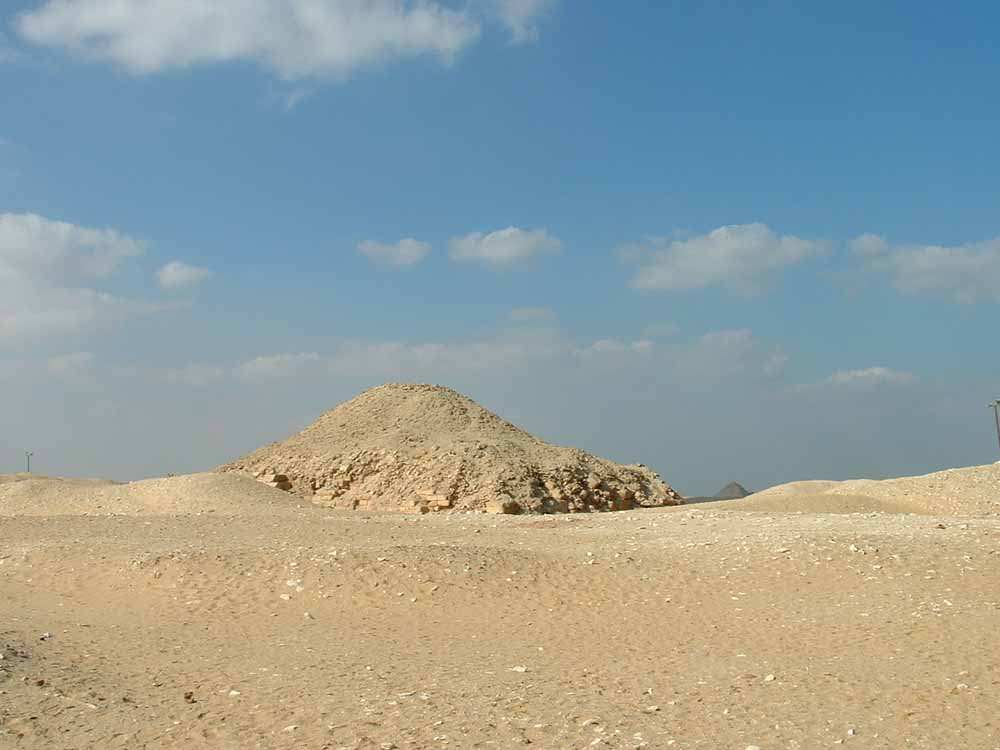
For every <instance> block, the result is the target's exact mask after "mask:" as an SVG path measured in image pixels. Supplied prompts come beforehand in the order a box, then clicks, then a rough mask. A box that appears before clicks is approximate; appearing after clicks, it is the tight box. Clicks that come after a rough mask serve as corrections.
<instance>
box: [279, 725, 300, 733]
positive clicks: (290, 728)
mask: <svg viewBox="0 0 1000 750" xmlns="http://www.w3.org/2000/svg"><path fill="white" fill-rule="evenodd" d="M298 728H299V725H298V724H289V725H288V726H287V727H285V728H284V729H282V730H281V731H282V732H294V731H295V730H296V729H298Z"/></svg>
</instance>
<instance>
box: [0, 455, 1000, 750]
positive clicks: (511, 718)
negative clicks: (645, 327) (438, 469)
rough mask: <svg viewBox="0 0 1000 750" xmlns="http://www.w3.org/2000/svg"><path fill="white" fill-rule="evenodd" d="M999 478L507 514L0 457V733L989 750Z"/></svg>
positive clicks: (999, 599)
mask: <svg viewBox="0 0 1000 750" xmlns="http://www.w3.org/2000/svg"><path fill="white" fill-rule="evenodd" d="M998 479H1000V466H998V467H992V466H991V467H978V468H973V469H968V470H957V471H953V472H950V473H948V474H947V476H945V477H941V476H937V475H931V477H930V478H917V479H909V480H900V481H898V482H896V483H888V484H863V485H858V484H856V483H847V484H844V485H840V484H831V483H826V484H823V485H813V486H809V487H806V488H805V489H803V487H802V486H798V487H791V488H789V487H785V488H780V489H774V490H771V491H768V492H763V493H759V494H756V495H751V496H750V497H749V498H747V499H745V500H732V501H724V502H719V503H709V504H704V505H697V506H690V507H684V506H676V507H662V508H642V509H635V510H630V511H622V512H618V513H581V514H570V515H550V516H533V515H519V516H510V515H488V514H484V513H466V512H440V513H431V514H427V515H404V514H399V513H368V512H362V511H357V510H356V511H346V510H336V509H330V508H326V507H322V506H318V505H315V504H313V503H310V502H308V501H307V500H305V499H303V498H301V497H299V496H297V495H295V494H293V493H286V492H282V491H279V490H276V489H273V488H271V487H268V486H265V485H264V484H262V483H260V482H258V481H255V480H253V479H251V478H246V477H241V476H237V475H229V474H218V473H210V474H200V475H194V476H187V477H173V478H168V479H158V480H148V481H144V482H136V483H132V484H114V483H102V482H97V481H74V480H61V479H45V478H27V477H24V476H23V475H22V476H20V477H6V478H4V480H3V481H0V603H2V608H0V615H2V616H0V653H2V654H3V658H2V659H0V747H12V748H47V749H48V748H52V749H58V748H66V749H69V748H75V749H78V750H82V749H83V748H115V747H121V748H174V747H176V748H317V749H319V748H330V749H335V748H352V749H353V748H414V749H417V748H508V747H521V746H526V745H532V746H534V747H542V748H590V747H597V748H640V747H647V748H677V749H683V748H712V749H713V750H714V749H716V748H734V749H735V750H745V749H746V748H748V747H759V748H762V749H763V750H774V749H776V748H821V747H839V746H845V747H855V748H886V749H892V750H897V749H898V748H991V749H992V748H997V747H1000V718H998V717H1000V651H998V649H996V648H995V647H994V644H995V641H996V634H997V633H998V632H1000V517H998V515H996V513H995V511H996V509H997V505H996V503H997V498H998V495H1000V481H998ZM862 489H864V490H865V491H866V492H869V493H871V494H868V495H859V494H858V493H859V492H861V490H862ZM942 498H951V499H949V500H947V502H942ZM885 510H892V511H893V512H888V513H887V512H882V511H885ZM831 511H833V512H831ZM857 511H861V512H857ZM876 511H877V512H876ZM911 511H914V512H911ZM935 511H937V512H935Z"/></svg>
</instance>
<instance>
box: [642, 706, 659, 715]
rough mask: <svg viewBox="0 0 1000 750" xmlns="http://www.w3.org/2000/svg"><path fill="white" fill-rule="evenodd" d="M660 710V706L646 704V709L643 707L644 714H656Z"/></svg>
mask: <svg viewBox="0 0 1000 750" xmlns="http://www.w3.org/2000/svg"><path fill="white" fill-rule="evenodd" d="M659 710H660V707H659V706H646V707H645V708H644V709H642V712H643V713H644V714H655V713H656V712H657V711H659Z"/></svg>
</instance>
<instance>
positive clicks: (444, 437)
mask: <svg viewBox="0 0 1000 750" xmlns="http://www.w3.org/2000/svg"><path fill="white" fill-rule="evenodd" d="M218 470H219V471H224V472H239V473H243V474H248V475H250V476H254V477H256V478H258V479H261V480H263V481H268V482H270V483H272V484H276V485H278V486H283V487H286V488H290V489H292V491H294V492H295V493H297V494H299V495H301V496H302V497H306V498H310V499H312V501H313V502H315V503H318V504H320V505H327V506H331V507H337V508H361V509H365V510H376V509H377V510H397V511H399V510H402V511H410V512H427V511H429V510H444V509H449V508H454V509H461V510H487V511H490V512H497V513H521V512H525V513H561V512H567V511H570V512H578V511H585V510H621V509H628V508H632V507H636V506H661V505H676V504H678V503H680V502H681V500H680V496H679V495H678V494H677V493H676V492H674V490H673V489H671V488H670V487H669V486H668V485H667V484H665V483H664V482H663V480H662V479H661V478H660V477H659V475H657V474H656V473H655V472H653V471H651V470H650V469H648V468H646V467H645V466H641V465H631V466H623V465H620V464H616V463H614V462H612V461H607V460H604V459H601V458H598V457H596V456H592V455H590V454H588V453H585V452H584V451H582V450H577V449H573V448H561V447H557V446H553V445H549V444H548V443H546V442H544V441H542V440H540V439H538V438H536V437H534V436H533V435H530V434H528V433H527V432H525V431H523V430H521V429H519V428H517V427H515V426H514V425H512V424H510V423H509V422H506V421H505V420H503V419H501V418H500V417H498V416H496V415H495V414H493V413H492V412H490V411H487V410H486V409H484V408H483V407H481V406H479V405H478V404H477V403H475V402H474V401H472V400H471V399H469V398H466V397H465V396H462V395H461V394H459V393H456V392H455V391H453V390H451V389H449V388H443V387H440V386H433V385H400V384H389V385H383V386H379V387H378V388H373V389H371V390H369V391H366V392H365V393H362V394H361V395H360V396H358V397H357V398H355V399H352V400H351V401H348V402H346V403H343V404H341V405H340V406H338V407H337V408H335V409H333V410H332V411H330V412H327V413H326V414H324V415H323V416H322V417H320V419H319V420H317V421H316V422H315V423H314V424H312V425H310V426H309V427H307V428H306V429H305V430H303V431H302V432H300V433H299V434H298V435H295V436H293V437H291V438H289V439H288V440H285V441H284V442H281V443H274V444H271V445H267V446H265V447H263V448H261V449H259V450H257V451H255V452H253V453H251V454H250V455H248V456H245V457H243V458H241V459H238V460H236V461H234V462H232V463H230V464H227V465H225V466H221V467H219V469H218ZM286 481H287V485H286V484H285V482H286Z"/></svg>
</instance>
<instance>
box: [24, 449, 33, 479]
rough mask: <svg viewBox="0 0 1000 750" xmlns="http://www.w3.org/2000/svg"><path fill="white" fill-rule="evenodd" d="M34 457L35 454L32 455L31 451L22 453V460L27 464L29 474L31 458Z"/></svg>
mask: <svg viewBox="0 0 1000 750" xmlns="http://www.w3.org/2000/svg"><path fill="white" fill-rule="evenodd" d="M34 455H35V454H34V453H32V452H31V451H25V452H24V460H25V462H26V463H27V464H28V473H29V474H30V473H31V457H32V456H34Z"/></svg>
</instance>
